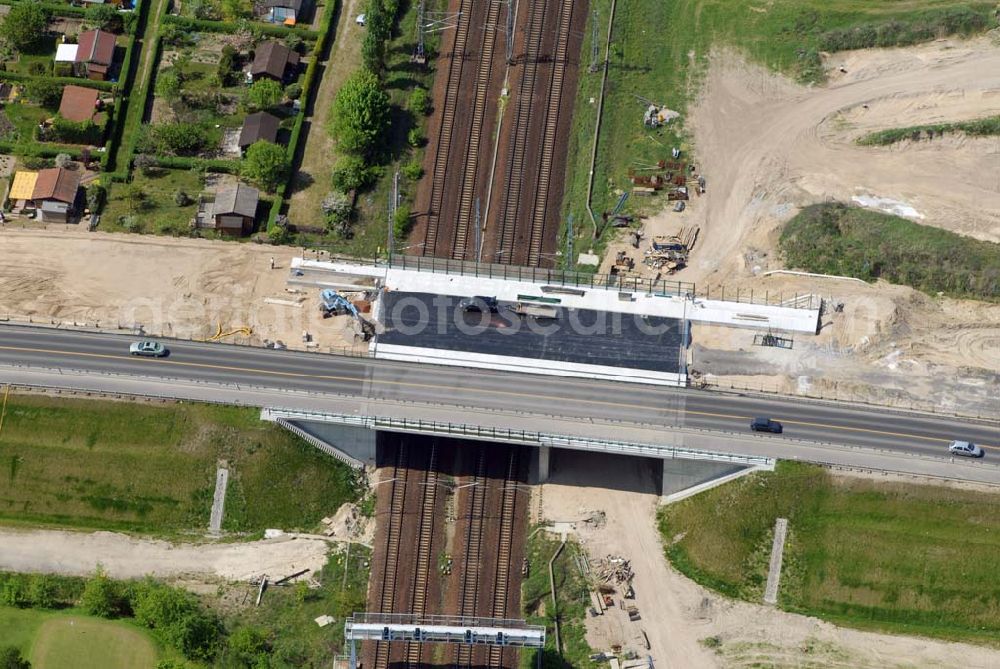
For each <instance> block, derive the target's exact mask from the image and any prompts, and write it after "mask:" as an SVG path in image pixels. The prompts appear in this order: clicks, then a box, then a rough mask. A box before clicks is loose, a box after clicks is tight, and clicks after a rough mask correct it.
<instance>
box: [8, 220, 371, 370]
mask: <svg viewBox="0 0 1000 669" xmlns="http://www.w3.org/2000/svg"><path fill="white" fill-rule="evenodd" d="M296 255H301V249H292V248H289V247H273V246H258V245H252V244H235V243H233V242H225V241H207V240H196V239H171V238H165V237H156V238H154V237H150V236H141V237H139V236H128V235H117V234H108V233H100V232H85V231H80V230H77V229H76V228H74V227H63V226H60V227H50V228H48V229H20V228H15V227H14V226H12V225H8V226H6V227H4V228H2V229H0V257H2V258H3V259H4V262H3V264H2V266H0V318H3V319H8V318H9V319H10V320H11V321H19V322H24V321H26V320H27V319H29V318H30V319H32V320H33V321H34V322H36V323H37V322H41V323H56V324H62V325H69V326H72V325H73V324H74V323H77V324H79V325H86V326H88V327H94V326H99V327H100V328H101V329H108V330H114V329H117V328H118V327H119V325H120V326H121V327H122V328H126V329H130V328H132V326H134V325H136V324H141V325H143V327H144V329H145V332H146V333H148V334H151V335H162V336H170V337H181V338H187V339H205V338H208V337H211V336H213V335H215V334H216V333H217V332H218V329H219V327H220V326H221V328H222V330H223V332H231V331H234V330H236V329H238V328H243V327H249V328H252V330H253V333H252V334H251V335H250V336H249V337H248V336H245V335H243V334H237V335H233V336H230V337H226V338H224V339H223V340H222V341H226V342H235V343H250V344H256V345H261V344H262V343H263V342H264V340H265V339H267V340H271V341H275V340H280V341H282V342H284V343H285V344H286V345H288V346H289V347H290V348H303V347H304V345H303V343H302V333H303V332H308V333H310V335H311V336H312V337H313V339H314V341H315V342H316V350H320V351H325V350H329V349H335V350H337V351H340V350H342V349H343V348H344V347H350V346H353V344H354V341H353V334H352V333H351V332H350V331H349V330H348V329H347V328H348V327H349V326H350V323H348V322H347V319H346V318H341V317H335V318H332V319H328V320H324V319H323V318H322V316H321V315H320V312H319V309H318V308H317V301H316V300H317V296H316V293H315V291H307V292H302V293H288V292H286V280H287V277H288V268H289V265H290V262H291V259H292V257H293V256H296ZM271 258H274V261H275V269H273V270H272V269H271V268H270V261H271Z"/></svg>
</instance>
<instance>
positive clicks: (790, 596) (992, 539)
mask: <svg viewBox="0 0 1000 669" xmlns="http://www.w3.org/2000/svg"><path fill="white" fill-rule="evenodd" d="M779 517H785V518H788V519H789V536H788V542H787V544H786V547H785V563H784V569H783V571H782V578H781V592H780V596H779V604H780V606H781V607H782V608H784V609H787V610H790V611H797V612H801V613H805V614H807V615H814V616H818V617H821V618H826V619H829V620H832V621H834V622H838V623H842V624H847V625H852V626H856V627H862V628H873V629H881V630H886V631H891V632H897V633H909V634H920V635H926V636H934V637H941V638H945V639H953V640H964V641H972V642H976V643H986V644H993V645H996V644H997V643H998V642H997V640H998V639H1000V636H998V635H1000V581H998V580H997V578H996V574H997V573H998V570H1000V494H997V493H985V492H980V491H971V490H961V489H953V488H945V487H942V486H934V485H917V484H909V483H893V482H885V481H876V480H869V479H861V478H843V477H834V476H832V475H831V474H830V473H828V472H827V471H826V470H824V469H822V468H819V467H815V466H811V465H803V464H797V463H781V464H779V466H778V469H777V470H776V471H775V472H773V473H766V474H755V475H751V476H748V477H745V478H743V479H740V480H738V481H736V482H734V483H730V484H727V485H725V486H722V487H720V488H715V489H714V490H711V491H708V492H706V493H703V494H701V495H698V496H696V497H693V498H690V499H688V500H685V501H683V502H680V503H678V504H672V505H670V506H667V507H664V508H663V509H662V511H661V515H660V527H661V530H662V533H663V537H664V541H665V543H666V544H667V549H666V552H667V556H668V557H669V559H670V560H671V562H672V563H673V564H674V566H675V567H677V568H678V569H679V570H680V571H682V572H683V573H685V574H686V575H688V576H689V577H691V578H693V579H694V580H696V581H698V582H700V583H702V584H704V585H706V586H708V587H711V588H714V589H716V590H719V591H721V592H723V593H725V594H727V595H730V596H733V597H739V598H743V599H748V600H750V601H758V602H759V601H760V599H761V596H762V593H763V587H764V583H765V581H766V578H767V564H768V559H769V555H770V549H771V540H772V534H773V529H772V528H773V526H774V521H775V519H776V518H779Z"/></svg>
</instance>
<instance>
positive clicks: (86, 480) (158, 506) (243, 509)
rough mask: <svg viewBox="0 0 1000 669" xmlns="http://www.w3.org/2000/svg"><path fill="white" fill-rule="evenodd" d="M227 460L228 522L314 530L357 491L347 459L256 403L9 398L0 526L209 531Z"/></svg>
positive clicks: (1, 443)
mask: <svg viewBox="0 0 1000 669" xmlns="http://www.w3.org/2000/svg"><path fill="white" fill-rule="evenodd" d="M220 460H225V461H226V462H227V463H228V465H229V469H230V481H229V488H228V494H227V499H226V515H225V520H224V523H223V528H224V529H227V530H232V531H241V532H258V531H261V530H263V529H264V528H266V527H281V528H285V529H292V528H300V529H308V528H311V527H312V526H313V525H315V524H316V523H317V522H318V521H319V519H320V518H322V517H323V516H324V515H326V514H329V513H332V512H333V511H335V510H336V509H337V507H338V506H339V505H340V504H341V503H343V502H345V501H348V500H350V499H354V498H355V496H356V492H355V491H356V484H355V481H354V475H353V473H352V471H351V470H350V469H349V468H348V467H346V466H345V465H343V464H341V463H339V462H337V461H335V460H333V459H332V458H329V457H328V456H325V455H323V454H321V453H320V452H319V451H317V450H316V449H314V448H312V447H311V446H309V445H307V444H305V442H303V441H301V440H300V439H299V438H298V437H295V436H294V435H292V434H290V433H287V432H285V431H283V430H282V429H281V428H280V427H277V426H275V425H273V424H270V423H262V422H260V421H259V420H258V412H257V410H255V409H243V408H238V407H225V406H214V405H203V404H167V405H157V406H153V405H142V404H133V403H125V402H107V401H91V400H77V399H61V398H59V399H57V398H50V397H43V396H33V395H11V396H10V398H9V400H8V404H7V413H6V417H5V419H4V422H3V430H2V432H0V522H6V523H24V524H43V525H57V526H70V527H79V528H93V529H112V530H125V531H134V532H143V533H150V534H158V535H175V534H178V533H184V532H189V531H194V532H201V531H203V530H204V528H206V527H207V525H208V517H209V513H210V509H211V503H212V491H213V489H214V485H215V470H216V466H217V463H218V462H219V461H220Z"/></svg>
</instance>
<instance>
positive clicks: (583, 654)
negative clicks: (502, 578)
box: [521, 532, 601, 669]
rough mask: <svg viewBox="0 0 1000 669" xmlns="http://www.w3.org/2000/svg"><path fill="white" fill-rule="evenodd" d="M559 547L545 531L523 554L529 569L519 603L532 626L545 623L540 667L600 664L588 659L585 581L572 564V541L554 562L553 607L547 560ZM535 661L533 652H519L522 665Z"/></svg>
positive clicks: (530, 541)
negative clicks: (558, 648)
mask: <svg viewBox="0 0 1000 669" xmlns="http://www.w3.org/2000/svg"><path fill="white" fill-rule="evenodd" d="M558 548H559V540H558V539H556V538H554V537H552V536H551V535H549V534H546V533H544V532H538V533H536V534H533V535H531V537H530V538H529V539H528V544H527V547H526V553H527V556H528V563H529V564H530V571H529V572H528V578H526V579H525V580H524V582H523V583H522V585H521V606H522V609H523V611H524V615H525V619H526V620H527V621H528V623H529V624H532V625H545V628H546V637H545V649H544V650H543V651H542V666H543V667H547V668H551V669H570V667H572V668H574V669H579V668H582V667H595V668H596V667H598V666H601V665H599V664H598V663H596V662H592V661H590V657H589V656H590V655H591V654H592V653H593V652H594V650H592V649H591V648H590V646H588V645H587V640H586V627H585V626H584V618H585V617H586V615H587V608H588V607H589V606H590V594H589V590H588V586H587V583H586V582H585V581H584V579H583V576H582V575H581V574H580V571H579V569H578V568H577V566H576V564H575V563H574V561H573V559H574V556H576V555H578V554H579V553H580V552H581V551H580V548H579V546H578V545H577V544H576V543H574V542H569V543H567V544H566V546H565V547H564V548H563V550H562V552H561V553H560V554H559V557H558V558H557V559H556V561H555V562H554V563H553V576H554V581H555V584H556V601H557V602H558V611H556V612H554V611H553V610H552V589H551V587H550V585H549V569H548V565H549V560H551V559H552V556H553V555H554V554H555V552H556V550H557V549H558ZM557 618H558V620H559V636H560V639H561V643H562V655H561V656H560V655H558V654H557V653H556V646H555V620H556V619H557ZM536 661H537V658H536V652H535V651H531V652H529V651H522V652H521V667H523V669H531V668H532V667H535V666H536V665H535V662H536Z"/></svg>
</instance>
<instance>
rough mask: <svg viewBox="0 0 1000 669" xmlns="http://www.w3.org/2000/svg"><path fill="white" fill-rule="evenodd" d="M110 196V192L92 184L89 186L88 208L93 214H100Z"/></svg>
mask: <svg viewBox="0 0 1000 669" xmlns="http://www.w3.org/2000/svg"><path fill="white" fill-rule="evenodd" d="M107 196H108V191H107V190H105V188H104V186H102V185H101V184H99V183H91V184H90V185H89V186H87V208H88V209H90V211H92V212H98V211H100V210H101V208H102V207H104V200H105V199H106V198H107Z"/></svg>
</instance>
